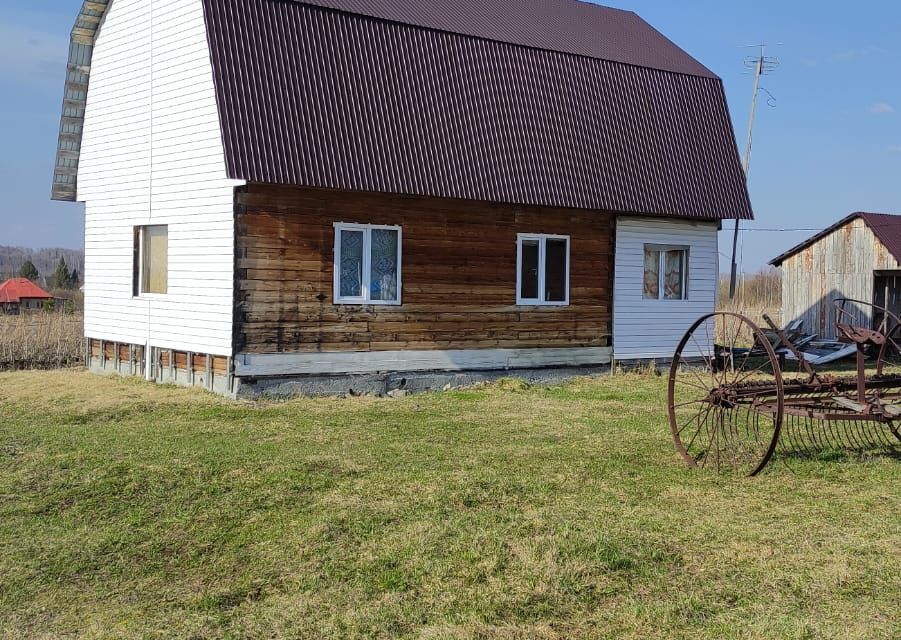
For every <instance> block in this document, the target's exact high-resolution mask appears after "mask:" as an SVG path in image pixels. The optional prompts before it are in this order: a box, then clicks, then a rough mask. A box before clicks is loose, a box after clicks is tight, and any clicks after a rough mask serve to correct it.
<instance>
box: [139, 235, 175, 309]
mask: <svg viewBox="0 0 901 640" xmlns="http://www.w3.org/2000/svg"><path fill="white" fill-rule="evenodd" d="M132 289H133V291H132V293H133V295H134V296H135V297H138V296H141V295H144V294H148V293H149V294H166V293H168V292H169V227H168V226H167V225H153V226H148V227H135V232H134V276H133V284H132Z"/></svg>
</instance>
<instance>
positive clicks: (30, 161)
mask: <svg viewBox="0 0 901 640" xmlns="http://www.w3.org/2000/svg"><path fill="white" fill-rule="evenodd" d="M496 1H499V2H502V1H503V0H496ZM604 4H608V5H610V6H616V7H619V8H622V9H629V10H632V11H636V12H637V13H639V14H640V15H641V16H643V17H644V18H645V19H646V20H648V21H649V22H650V23H651V24H653V25H654V26H655V27H656V28H657V29H658V30H660V31H662V32H663V33H664V34H666V35H667V36H668V37H669V38H671V39H672V40H674V41H675V42H676V43H677V44H679V45H680V46H682V47H683V48H684V49H686V50H687V51H688V52H689V53H691V54H693V55H694V56H695V57H697V58H698V59H699V60H701V62H703V63H704V64H706V65H707V66H708V67H710V68H711V69H713V70H714V71H715V72H716V73H718V74H719V75H720V76H721V77H722V78H723V80H724V81H725V85H726V90H727V93H728V96H729V102H730V106H731V109H732V115H733V119H734V121H735V128H736V134H737V136H738V141H739V144H740V146H741V147H742V148H743V147H744V141H745V132H746V130H747V118H748V107H749V104H750V97H751V88H752V86H751V82H752V79H751V77H750V76H749V75H745V70H744V67H743V65H742V60H743V58H744V57H745V56H746V55H748V54H750V53H752V51H753V50H751V49H743V48H741V45H748V44H755V43H759V42H769V43H779V42H782V43H785V44H784V46H781V47H774V48H773V49H772V53H773V55H777V56H779V57H780V58H781V59H782V66H781V68H780V69H779V70H778V71H777V72H776V73H775V74H774V75H772V76H771V77H768V78H766V79H765V82H764V86H765V87H766V88H767V89H768V90H769V92H770V93H771V94H772V95H773V96H774V97H775V99H776V107H775V108H771V107H769V106H768V105H767V104H766V100H762V101H761V103H760V111H759V117H758V121H757V129H756V133H755V147H754V156H753V159H752V167H751V179H750V189H751V197H752V200H753V203H754V208H755V211H756V214H757V221H756V222H754V223H752V224H750V225H748V229H749V230H748V231H747V232H746V233H744V234H743V238H744V242H743V247H744V250H743V255H744V260H743V267H744V270H746V271H754V270H756V269H757V268H759V267H760V266H761V265H763V264H764V263H765V262H766V261H767V260H769V259H770V258H772V257H774V256H775V255H777V254H779V253H780V252H781V251H782V250H784V249H786V248H788V247H790V246H791V245H793V244H795V243H796V242H798V241H800V240H802V239H803V238H805V237H806V236H808V235H810V233H809V232H806V231H799V232H773V231H766V230H769V229H784V228H792V229H797V228H801V229H807V228H822V227H824V226H826V225H828V224H830V223H831V222H834V221H835V220H837V219H839V218H840V217H842V216H844V215H846V214H847V213H849V212H851V211H857V210H869V211H883V212H892V213H901V38H899V35H901V3H899V2H897V0H871V1H866V0H862V1H860V2H856V3H848V2H841V3H840V2H837V1H832V0H825V1H824V0H819V1H815V0H797V1H791V2H785V1H784V0H783V1H781V2H778V1H775V0H759V1H757V2H741V3H739V2H731V1H730V2H723V1H722V0H680V1H679V2H672V1H671V0H666V1H664V0H610V1H609V2H605V3H604ZM79 5H80V2H79V0H31V1H30V2H29V3H22V2H20V1H17V0H0V86H3V87H6V88H9V92H8V95H6V96H4V98H3V100H0V127H2V132H0V133H2V135H0V144H2V153H0V175H2V176H3V183H4V197H3V198H0V244H7V245H9V244H12V245H22V246H32V247H48V246H63V247H79V246H81V244H82V226H83V218H82V212H81V208H80V206H78V205H72V204H64V203H53V202H50V200H49V192H50V176H51V172H52V167H53V160H54V149H55V146H56V133H57V128H58V119H59V109H60V103H61V96H62V85H63V80H64V76H65V61H66V54H67V47H68V32H69V29H70V28H71V25H72V21H73V19H74V16H75V14H76V12H77V9H78V6H79ZM728 224H731V223H728ZM730 242H731V241H730V238H729V237H728V236H727V234H724V235H723V238H722V246H721V250H722V252H723V253H724V254H725V253H728V252H729V245H730ZM723 259H724V264H725V262H726V258H725V257H724V258H723Z"/></svg>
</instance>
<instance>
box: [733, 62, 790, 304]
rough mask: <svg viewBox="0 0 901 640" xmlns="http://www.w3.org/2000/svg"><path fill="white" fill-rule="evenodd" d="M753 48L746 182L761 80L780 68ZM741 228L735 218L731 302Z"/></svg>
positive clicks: (743, 166) (749, 63)
mask: <svg viewBox="0 0 901 640" xmlns="http://www.w3.org/2000/svg"><path fill="white" fill-rule="evenodd" d="M752 46H754V47H755V48H757V47H760V55H758V56H756V57H750V58H746V59H745V66H746V67H748V68H749V69H753V73H754V95H753V97H752V98H751V115H750V117H749V119H748V143H747V146H746V147H745V156H744V159H743V160H742V168H743V169H744V171H745V179H746V180H747V179H748V177H749V175H750V173H751V148H752V147H753V146H754V122H755V120H756V119H757V98H758V96H759V95H760V79H761V78H762V77H763V76H765V75H767V74H768V73H769V72H770V71H773V70H774V69H775V68H776V67H778V66H779V59H778V58H770V57H767V55H766V45H765V44H760V45H752ZM740 226H741V220H739V219H738V218H735V235H734V236H733V238H732V277H731V279H730V280H729V299H730V300H732V299H734V298H735V292H736V289H737V284H738V234H739V231H740Z"/></svg>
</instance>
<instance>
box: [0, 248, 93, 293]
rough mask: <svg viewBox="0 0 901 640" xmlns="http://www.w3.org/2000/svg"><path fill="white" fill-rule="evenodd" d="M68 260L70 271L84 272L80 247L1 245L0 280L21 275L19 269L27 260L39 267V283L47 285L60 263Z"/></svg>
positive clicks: (82, 254)
mask: <svg viewBox="0 0 901 640" xmlns="http://www.w3.org/2000/svg"><path fill="white" fill-rule="evenodd" d="M60 258H63V259H64V260H65V261H66V266H68V268H69V271H77V272H78V274H83V273H84V252H83V251H79V250H78V249H25V248H23V247H4V246H0V282H3V281H5V280H7V279H9V278H16V277H18V276H19V270H20V269H21V268H22V265H23V264H25V262H26V261H27V260H31V262H32V263H33V264H34V266H35V267H37V270H38V273H39V274H40V277H39V278H38V284H41V285H44V286H47V285H48V278H51V277H52V276H53V274H54V272H55V271H56V267H57V265H58V264H59V259H60Z"/></svg>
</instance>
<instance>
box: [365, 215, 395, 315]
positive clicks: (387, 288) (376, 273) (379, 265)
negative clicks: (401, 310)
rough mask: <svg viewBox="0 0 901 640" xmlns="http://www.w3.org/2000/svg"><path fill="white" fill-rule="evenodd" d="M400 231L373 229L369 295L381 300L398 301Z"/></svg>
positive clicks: (373, 298) (372, 298)
mask: <svg viewBox="0 0 901 640" xmlns="http://www.w3.org/2000/svg"><path fill="white" fill-rule="evenodd" d="M397 251H398V232H397V231H396V230H395V229H373V230H372V261H371V276H370V283H369V297H370V299H371V300H377V301H380V302H396V301H397V299H398V296H397V293H398V292H397V281H398V277H397V275H398V274H397Z"/></svg>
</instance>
